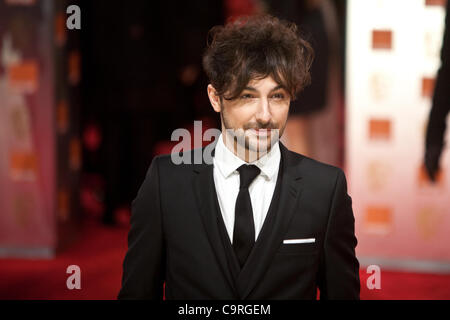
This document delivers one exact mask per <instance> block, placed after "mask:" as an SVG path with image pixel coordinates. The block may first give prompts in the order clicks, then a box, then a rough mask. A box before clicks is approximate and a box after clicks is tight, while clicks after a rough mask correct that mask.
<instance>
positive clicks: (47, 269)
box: [0, 224, 450, 300]
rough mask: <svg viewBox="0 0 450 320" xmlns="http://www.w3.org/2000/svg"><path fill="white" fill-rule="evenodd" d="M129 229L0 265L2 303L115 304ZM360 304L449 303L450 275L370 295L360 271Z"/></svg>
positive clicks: (395, 284) (384, 276)
mask: <svg viewBox="0 0 450 320" xmlns="http://www.w3.org/2000/svg"><path fill="white" fill-rule="evenodd" d="M127 233H128V229H127V228H111V227H104V226H99V225H96V224H91V225H86V226H85V227H84V230H83V231H82V234H81V235H80V240H79V241H78V242H77V243H75V244H74V245H73V246H72V247H70V248H69V249H68V250H66V251H65V252H64V253H62V254H60V255H58V256H57V257H56V258H55V259H52V260H19V259H3V260H0V299H115V298H116V297H117V293H118V291H119V289H120V281H121V275H122V261H123V258H124V255H125V252H126V245H127V244H126V237H127ZM69 265H78V266H79V267H80V268H81V290H69V289H67V287H66V279H67V277H68V276H69V275H68V274H66V269H67V267H68V266H69ZM360 275H361V299H370V300H374V299H388V300H390V299H450V275H435V274H419V273H403V272H389V271H386V270H382V273H381V290H368V289H367V287H366V280H367V278H368V276H369V275H367V274H366V272H365V270H361V272H360Z"/></svg>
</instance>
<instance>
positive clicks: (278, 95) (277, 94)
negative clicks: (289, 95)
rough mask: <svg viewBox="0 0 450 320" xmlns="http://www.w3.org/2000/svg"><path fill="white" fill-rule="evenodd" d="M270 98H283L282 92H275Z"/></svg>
mask: <svg viewBox="0 0 450 320" xmlns="http://www.w3.org/2000/svg"><path fill="white" fill-rule="evenodd" d="M272 98H274V99H284V94H282V93H275V94H274V95H273V96H272Z"/></svg>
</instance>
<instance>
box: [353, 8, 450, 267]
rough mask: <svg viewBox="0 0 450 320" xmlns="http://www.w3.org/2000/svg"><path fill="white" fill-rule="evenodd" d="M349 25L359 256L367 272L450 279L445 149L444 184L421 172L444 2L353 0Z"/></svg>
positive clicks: (449, 157)
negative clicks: (377, 267)
mask: <svg viewBox="0 0 450 320" xmlns="http://www.w3.org/2000/svg"><path fill="white" fill-rule="evenodd" d="M347 19H348V24H347V28H348V29H347V39H348V41H347V65H346V68H347V70H346V79H347V85H346V90H347V92H346V101H347V115H346V118H347V133H346V134H347V136H346V145H347V150H346V153H347V154H346V159H347V164H346V165H347V168H346V169H347V177H348V180H349V193H350V194H351V196H352V199H353V208H354V212H355V218H356V233H357V237H358V247H357V255H358V257H359V258H360V261H361V264H362V265H366V266H367V265H369V264H377V265H380V266H381V267H386V268H393V269H411V270H418V271H433V272H450V250H449V247H448V244H449V243H450V209H449V208H450V154H449V152H448V150H446V151H445V152H444V154H443V159H442V165H443V171H442V172H441V174H440V175H439V177H438V183H437V184H431V183H430V182H429V181H428V179H427V178H426V175H425V172H424V169H423V168H422V163H423V155H424V145H425V143H424V141H425V127H426V123H427V119H428V114H429V112H430V108H431V98H432V95H433V90H434V79H435V77H436V74H437V70H438V68H439V66H440V59H439V58H440V57H439V55H440V48H441V46H442V39H443V29H444V21H445V1H442V0H441V1H429V0H365V1H360V0H349V1H348V14H347ZM447 141H450V140H449V139H448V138H447Z"/></svg>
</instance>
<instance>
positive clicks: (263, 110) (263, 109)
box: [256, 99, 272, 123]
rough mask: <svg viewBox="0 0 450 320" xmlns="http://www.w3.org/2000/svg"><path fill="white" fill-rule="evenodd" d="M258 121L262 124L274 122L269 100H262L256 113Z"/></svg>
mask: <svg viewBox="0 0 450 320" xmlns="http://www.w3.org/2000/svg"><path fill="white" fill-rule="evenodd" d="M256 120H258V122H260V123H268V122H270V120H272V113H271V112H270V103H269V100H268V99H261V100H260V102H259V104H258V110H257V112H256Z"/></svg>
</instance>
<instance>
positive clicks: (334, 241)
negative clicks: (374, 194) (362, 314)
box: [318, 169, 360, 300]
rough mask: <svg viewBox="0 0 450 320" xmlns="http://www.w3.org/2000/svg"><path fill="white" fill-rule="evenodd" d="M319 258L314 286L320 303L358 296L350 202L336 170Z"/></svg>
mask: <svg viewBox="0 0 450 320" xmlns="http://www.w3.org/2000/svg"><path fill="white" fill-rule="evenodd" d="M330 208H331V209H330V213H329V217H328V225H327V231H326V234H325V240H324V248H323V252H322V255H321V265H320V276H319V279H318V285H319V290H320V299H321V300H322V299H323V300H328V299H339V300H344V299H357V300H359V294H360V280H359V262H358V259H357V258H356V254H355V248H356V245H357V239H356V236H355V218H354V216H353V210H352V199H351V198H350V196H349V195H348V194H347V181H346V179H345V174H344V172H343V171H342V170H341V169H339V173H338V177H337V181H336V187H335V190H334V195H333V198H332V201H331V207H330Z"/></svg>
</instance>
